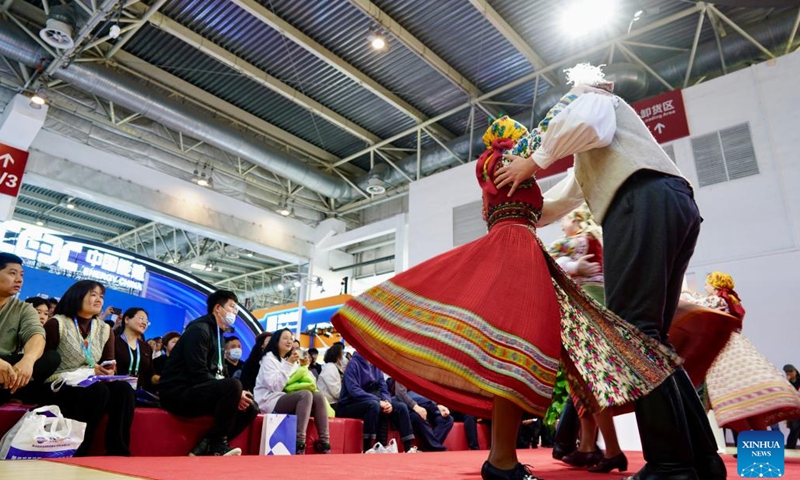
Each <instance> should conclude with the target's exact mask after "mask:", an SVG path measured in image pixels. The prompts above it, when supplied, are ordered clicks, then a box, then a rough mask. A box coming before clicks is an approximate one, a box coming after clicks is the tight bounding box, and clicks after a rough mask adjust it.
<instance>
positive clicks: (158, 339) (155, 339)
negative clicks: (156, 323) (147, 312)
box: [150, 337, 164, 343]
mask: <svg viewBox="0 0 800 480" xmlns="http://www.w3.org/2000/svg"><path fill="white" fill-rule="evenodd" d="M150 340H152V341H154V342H161V343H164V341H163V339H162V338H161V337H153V338H151V339H150Z"/></svg>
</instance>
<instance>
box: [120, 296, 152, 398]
mask: <svg viewBox="0 0 800 480" xmlns="http://www.w3.org/2000/svg"><path fill="white" fill-rule="evenodd" d="M149 325H150V322H149V321H148V319H147V312H146V311H145V310H144V309H143V308H129V309H128V310H126V311H125V313H124V314H123V315H122V328H123V330H122V332H121V333H120V334H119V335H117V337H116V343H115V344H114V358H116V360H117V375H130V376H131V377H136V378H138V379H139V382H138V383H137V385H136V386H137V388H143V389H145V390H149V391H153V359H152V354H153V352H152V351H150V346H149V345H147V343H146V342H145V341H144V332H145V330H147V327H148V326H149Z"/></svg>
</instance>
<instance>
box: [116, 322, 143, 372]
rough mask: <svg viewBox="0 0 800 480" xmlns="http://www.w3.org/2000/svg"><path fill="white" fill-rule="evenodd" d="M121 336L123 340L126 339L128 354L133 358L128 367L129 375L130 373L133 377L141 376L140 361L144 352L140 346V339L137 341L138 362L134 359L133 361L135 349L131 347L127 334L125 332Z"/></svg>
mask: <svg viewBox="0 0 800 480" xmlns="http://www.w3.org/2000/svg"><path fill="white" fill-rule="evenodd" d="M120 337H122V340H124V341H125V346H126V347H128V355H130V358H131V366H130V368H129V369H128V375H130V376H131V377H138V376H139V363H140V362H141V360H142V352H141V349H140V348H138V341H137V348H136V362H135V363H134V361H133V349H132V348H131V345H130V343H128V339H127V338H125V334H124V333H123V334H122V335H120Z"/></svg>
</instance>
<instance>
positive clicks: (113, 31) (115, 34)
mask: <svg viewBox="0 0 800 480" xmlns="http://www.w3.org/2000/svg"><path fill="white" fill-rule="evenodd" d="M120 33H121V30H120V28H119V25H117V24H114V25H112V26H111V28H110V29H109V31H108V36H109V37H111V38H113V39H116V38H119V34H120Z"/></svg>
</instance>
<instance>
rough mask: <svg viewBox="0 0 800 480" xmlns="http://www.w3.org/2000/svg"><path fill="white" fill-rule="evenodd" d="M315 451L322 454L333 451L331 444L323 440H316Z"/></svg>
mask: <svg viewBox="0 0 800 480" xmlns="http://www.w3.org/2000/svg"><path fill="white" fill-rule="evenodd" d="M314 451H315V452H317V453H322V454H327V453H331V444H330V443H328V442H323V441H322V440H317V441H315V442H314Z"/></svg>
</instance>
